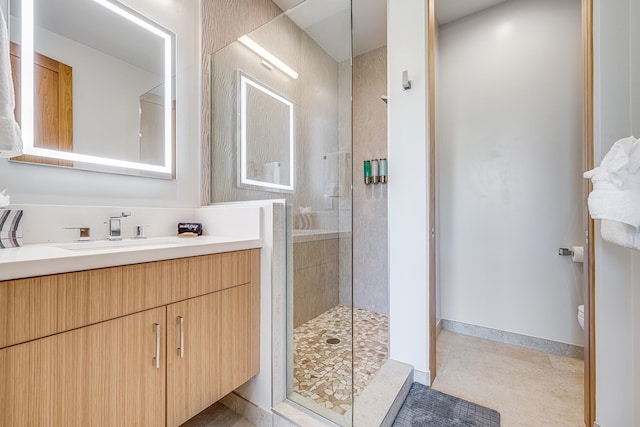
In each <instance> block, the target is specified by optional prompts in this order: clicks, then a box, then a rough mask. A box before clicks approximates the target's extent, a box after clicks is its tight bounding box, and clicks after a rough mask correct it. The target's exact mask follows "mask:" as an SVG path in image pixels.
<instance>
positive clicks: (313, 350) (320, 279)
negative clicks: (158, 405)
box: [210, 0, 354, 426]
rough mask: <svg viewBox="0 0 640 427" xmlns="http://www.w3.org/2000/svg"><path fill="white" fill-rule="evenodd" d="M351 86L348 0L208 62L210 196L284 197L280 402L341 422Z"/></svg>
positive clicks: (347, 355) (347, 410)
mask: <svg viewBox="0 0 640 427" xmlns="http://www.w3.org/2000/svg"><path fill="white" fill-rule="evenodd" d="M275 3H276V4H278V5H279V6H281V7H282V6H283V5H284V1H279V0H275ZM279 3H283V4H279ZM287 4H288V5H290V4H291V2H287ZM351 85H352V75H351V2H350V1H349V0H337V1H331V2H327V1H326V0H306V1H302V2H299V3H298V4H296V5H294V6H289V7H286V10H285V11H284V12H283V13H282V14H280V15H279V16H277V17H276V18H275V19H273V20H271V21H269V22H268V23H266V24H264V25H262V26H261V27H259V28H258V29H256V30H254V31H252V32H251V33H248V34H245V35H243V36H241V37H239V38H238V39H237V40H236V41H235V42H233V43H232V44H230V45H228V46H226V47H225V48H223V49H221V50H219V51H218V52H216V53H215V54H214V55H213V56H212V58H211V94H212V96H211V114H212V126H211V146H210V150H211V183H212V185H211V195H210V199H211V200H212V201H213V202H231V201H248V200H265V199H286V202H287V218H286V236H287V256H286V259H287V281H286V282H287V283H286V295H287V297H286V299H287V303H286V307H287V325H286V331H287V332H286V335H287V340H286V341H287V344H286V345H287V350H286V353H287V367H286V385H287V398H288V399H289V400H290V401H291V402H294V403H295V404H297V405H301V406H303V407H305V408H307V409H309V410H311V411H313V412H315V413H316V414H318V415H320V416H322V417H324V418H326V419H329V420H330V421H332V422H334V423H336V424H339V425H343V426H349V425H352V424H353V395H354V393H353V359H354V358H353V327H352V324H353V308H352V299H353V298H352V294H353V292H352V265H351V263H352V235H351V230H352V195H351V193H352V163H353V162H352V130H351V120H352V117H351V92H352V88H351ZM273 286H278V284H275V283H274V284H273Z"/></svg>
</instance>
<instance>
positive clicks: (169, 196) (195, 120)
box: [0, 0, 200, 207]
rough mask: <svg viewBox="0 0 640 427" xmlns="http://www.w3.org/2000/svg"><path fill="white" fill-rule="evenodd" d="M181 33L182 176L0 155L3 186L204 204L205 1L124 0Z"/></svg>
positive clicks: (68, 199) (87, 201)
mask: <svg viewBox="0 0 640 427" xmlns="http://www.w3.org/2000/svg"><path fill="white" fill-rule="evenodd" d="M122 3H124V4H125V5H127V6H129V7H131V8H132V9H134V10H136V11H138V12H140V13H142V14H143V15H145V16H148V17H149V18H150V19H152V20H153V21H155V22H157V23H159V24H160V25H162V26H164V27H165V28H167V29H169V30H171V31H173V32H175V33H176V35H177V43H178V46H177V50H178V53H177V171H176V175H177V179H176V180H174V181H171V180H159V179H152V178H140V177H131V176H123V175H113V174H103V173H96V172H87V171H79V170H67V169H62V168H53V167H46V166H41V165H29V164H17V163H11V162H8V161H7V160H5V159H0V187H2V188H5V187H9V189H10V193H11V197H12V201H13V202H15V203H19V204H62V205H117V206H162V207H187V206H188V207H194V206H197V205H198V204H199V186H200V184H199V170H198V168H197V167H194V166H196V165H198V164H200V163H199V152H200V146H199V129H200V121H199V117H200V88H199V82H200V77H199V76H200V67H199V64H200V60H199V59H200V48H199V43H200V42H199V40H200V37H199V31H200V19H199V13H200V12H199V11H200V2H199V1H188V2H184V1H177V0H161V1H159V0H124V1H122Z"/></svg>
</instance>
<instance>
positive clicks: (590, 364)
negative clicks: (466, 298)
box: [427, 0, 596, 427]
mask: <svg viewBox="0 0 640 427" xmlns="http://www.w3.org/2000/svg"><path fill="white" fill-rule="evenodd" d="M581 1H582V108H583V113H582V121H583V123H582V164H583V167H584V170H590V169H593V167H594V152H593V0H581ZM427 40H428V44H427V69H428V95H427V96H428V109H429V110H428V123H429V142H428V144H429V146H428V152H429V171H430V172H429V230H430V239H429V371H430V373H431V375H430V377H431V378H430V383H431V384H433V381H434V380H435V378H436V374H437V371H436V369H437V362H436V341H437V336H436V334H437V325H436V322H437V319H436V298H437V292H436V289H437V284H436V280H437V276H436V273H437V272H436V266H437V259H438V255H439V254H438V253H437V246H436V242H437V233H436V179H437V169H436V161H435V156H436V147H437V141H436V115H435V101H436V63H435V47H436V29H435V0H428V3H427ZM583 187H584V188H583V212H584V214H583V217H584V221H583V225H584V228H583V232H584V236H585V241H584V243H585V257H584V279H583V290H584V324H585V325H584V421H585V425H586V426H588V427H590V426H592V425H593V422H594V421H595V419H596V399H595V392H596V387H595V385H596V365H595V360H596V346H595V343H596V341H595V340H596V336H595V245H594V239H593V236H594V221H593V219H592V218H591V217H590V216H589V211H588V209H587V196H588V195H589V192H590V191H591V182H590V181H589V180H585V182H584V186H583Z"/></svg>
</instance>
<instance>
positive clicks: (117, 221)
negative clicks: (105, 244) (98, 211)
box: [107, 212, 131, 240]
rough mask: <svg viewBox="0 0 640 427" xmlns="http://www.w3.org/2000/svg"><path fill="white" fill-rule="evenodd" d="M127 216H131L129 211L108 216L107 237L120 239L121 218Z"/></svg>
mask: <svg viewBox="0 0 640 427" xmlns="http://www.w3.org/2000/svg"><path fill="white" fill-rule="evenodd" d="M128 216H131V212H122V213H120V214H118V215H113V216H110V217H109V222H108V223H107V226H108V228H109V235H108V236H107V239H109V240H122V218H126V217H128Z"/></svg>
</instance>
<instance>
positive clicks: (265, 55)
mask: <svg viewBox="0 0 640 427" xmlns="http://www.w3.org/2000/svg"><path fill="white" fill-rule="evenodd" d="M238 41H239V42H240V43H242V44H243V45H245V46H246V47H248V48H249V49H251V50H252V51H253V52H255V53H256V54H258V56H260V57H261V58H262V59H264V60H265V61H267V62H268V63H270V64H272V65H273V66H274V67H276V68H277V69H279V70H280V71H282V72H283V73H285V74H286V75H287V76H289V77H291V78H292V79H297V78H298V73H297V72H295V71H294V70H293V69H292V68H291V67H289V66H288V65H287V64H285V63H284V62H282V61H281V60H279V59H278V58H276V57H275V56H274V55H273V54H271V52H269V51H268V50H266V49H265V48H263V47H262V46H260V45H259V44H258V43H256V42H254V41H253V40H251V39H250V38H249V37H248V36H242V37H240V38H239V39H238Z"/></svg>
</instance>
